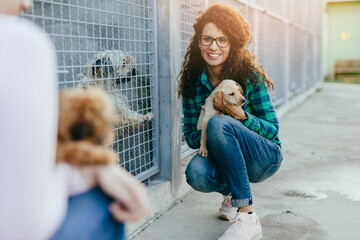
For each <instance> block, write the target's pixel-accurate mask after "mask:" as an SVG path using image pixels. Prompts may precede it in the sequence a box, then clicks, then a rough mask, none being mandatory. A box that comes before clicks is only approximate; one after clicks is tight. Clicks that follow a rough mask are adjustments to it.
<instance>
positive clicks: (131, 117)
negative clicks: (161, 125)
mask: <svg viewBox="0 0 360 240" xmlns="http://www.w3.org/2000/svg"><path fill="white" fill-rule="evenodd" d="M153 117H154V115H153V114H152V113H151V112H149V113H147V114H145V115H142V114H139V113H137V112H135V111H132V110H131V111H129V109H128V112H127V113H123V114H120V115H119V116H118V117H117V122H118V124H119V134H120V135H123V134H124V132H125V130H126V129H128V130H129V131H130V132H132V131H136V130H137V129H139V128H142V127H144V126H145V124H146V123H147V122H149V121H150V120H151V119H153Z"/></svg>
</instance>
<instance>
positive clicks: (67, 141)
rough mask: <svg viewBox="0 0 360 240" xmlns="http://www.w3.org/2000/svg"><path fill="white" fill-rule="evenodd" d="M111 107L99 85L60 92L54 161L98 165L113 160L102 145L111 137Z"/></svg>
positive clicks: (112, 137) (112, 135) (108, 141)
mask: <svg viewBox="0 0 360 240" xmlns="http://www.w3.org/2000/svg"><path fill="white" fill-rule="evenodd" d="M114 122H115V113H114V107H113V104H112V101H111V99H110V98H109V96H108V95H107V94H106V93H105V92H104V91H103V90H101V89H99V88H94V87H90V88H88V89H66V90H62V91H61V92H60V99H59V126H58V146H57V156H56V162H61V161H62V162H66V163H69V164H72V165H78V166H84V165H101V164H110V163H115V162H116V156H115V155H114V154H113V152H111V151H110V150H106V149H105V148H104V147H103V145H105V144H109V143H111V142H112V141H113V139H114V132H113V125H114Z"/></svg>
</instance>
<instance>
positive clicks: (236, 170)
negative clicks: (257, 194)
mask: <svg viewBox="0 0 360 240" xmlns="http://www.w3.org/2000/svg"><path fill="white" fill-rule="evenodd" d="M207 148H208V151H209V156H208V157H207V158H203V157H201V156H200V155H199V154H197V155H195V156H194V157H193V158H192V159H191V161H190V162H189V164H188V166H187V168H186V172H185V173H186V179H187V182H188V183H189V185H190V186H191V187H192V188H194V189H195V190H197V191H201V192H219V193H221V194H223V195H228V194H230V193H231V195H232V200H231V202H232V206H233V207H244V206H248V205H251V204H252V194H251V190H250V182H253V183H257V182H261V181H264V180H266V179H267V178H269V177H270V176H272V175H273V174H275V172H276V171H277V170H278V169H279V168H280V165H281V162H282V159H283V156H282V151H281V147H280V146H279V145H278V144H276V143H275V142H273V141H271V140H269V139H266V138H264V137H262V136H261V135H259V134H258V133H256V132H254V131H252V130H250V129H248V128H247V127H246V126H244V125H243V124H242V123H241V122H240V121H238V120H236V119H234V118H232V117H230V116H225V115H217V116H214V117H213V118H211V119H210V120H209V122H208V125H207Z"/></svg>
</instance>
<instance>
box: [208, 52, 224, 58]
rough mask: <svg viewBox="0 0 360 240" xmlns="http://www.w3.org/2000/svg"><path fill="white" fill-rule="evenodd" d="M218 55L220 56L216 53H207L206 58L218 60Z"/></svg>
mask: <svg viewBox="0 0 360 240" xmlns="http://www.w3.org/2000/svg"><path fill="white" fill-rule="evenodd" d="M220 55H221V54H218V53H208V56H209V57H210V58H218V57H220Z"/></svg>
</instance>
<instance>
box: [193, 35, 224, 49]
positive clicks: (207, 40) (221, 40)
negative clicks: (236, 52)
mask: <svg viewBox="0 0 360 240" xmlns="http://www.w3.org/2000/svg"><path fill="white" fill-rule="evenodd" d="M214 41H215V42H216V45H218V47H221V48H226V47H227V46H228V45H229V43H230V42H229V39H228V38H226V37H218V38H213V37H210V36H206V35H201V38H200V43H201V44H202V45H204V46H210V45H211V44H212V43H213V42H214Z"/></svg>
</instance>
